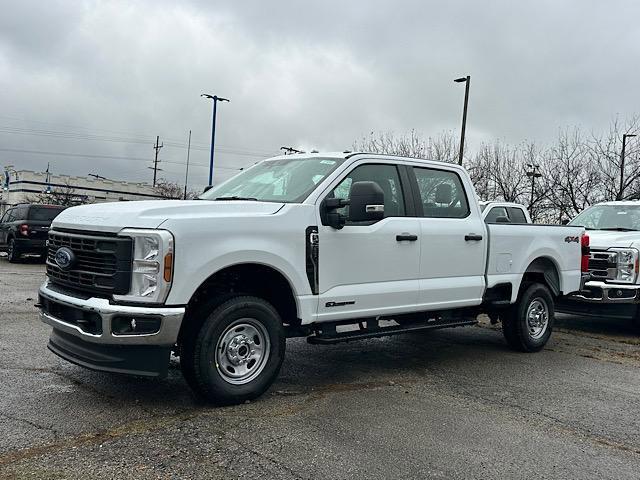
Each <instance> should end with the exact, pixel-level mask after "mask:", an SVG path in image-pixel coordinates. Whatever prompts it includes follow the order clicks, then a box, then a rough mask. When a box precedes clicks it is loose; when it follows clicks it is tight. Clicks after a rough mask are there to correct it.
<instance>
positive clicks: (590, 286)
mask: <svg viewBox="0 0 640 480" xmlns="http://www.w3.org/2000/svg"><path fill="white" fill-rule="evenodd" d="M569 298H570V299H574V300H578V301H581V302H588V303H616V304H622V303H640V285H624V284H614V283H606V282H601V281H597V280H590V281H588V282H586V283H585V284H584V287H583V288H582V289H581V291H580V292H576V293H574V294H572V295H570V296H569Z"/></svg>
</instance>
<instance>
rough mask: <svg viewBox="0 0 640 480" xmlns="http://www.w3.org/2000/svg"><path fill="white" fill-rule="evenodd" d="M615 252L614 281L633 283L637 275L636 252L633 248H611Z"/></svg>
mask: <svg viewBox="0 0 640 480" xmlns="http://www.w3.org/2000/svg"><path fill="white" fill-rule="evenodd" d="M610 250H611V251H614V252H616V263H617V268H616V271H617V274H616V278H615V280H614V281H616V282H620V283H634V282H635V281H636V277H637V275H638V250H636V249H635V248H612V249H610Z"/></svg>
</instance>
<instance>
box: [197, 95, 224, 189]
mask: <svg viewBox="0 0 640 480" xmlns="http://www.w3.org/2000/svg"><path fill="white" fill-rule="evenodd" d="M200 96H201V97H205V98H210V99H211V100H213V119H212V121H211V160H210V162H209V184H208V185H213V152H214V148H215V143H216V110H217V106H218V102H228V101H229V99H228V98H222V97H219V96H217V95H209V94H208V93H203V94H202V95H200Z"/></svg>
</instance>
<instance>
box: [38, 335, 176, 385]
mask: <svg viewBox="0 0 640 480" xmlns="http://www.w3.org/2000/svg"><path fill="white" fill-rule="evenodd" d="M47 347H48V348H49V350H51V351H52V352H53V353H55V354H56V355H58V356H59V357H61V358H63V359H65V360H67V361H68V362H71V363H74V364H76V365H79V366H81V367H84V368H88V369H90V370H97V371H101V372H112V373H123V374H126V375H139V376H143V377H159V378H163V377H166V376H167V370H168V368H169V357H170V355H171V347H159V346H155V345H131V346H129V345H127V346H122V345H104V344H97V343H90V342H86V341H84V340H82V339H81V338H79V337H76V336H74V335H69V334H67V333H64V332H61V331H59V330H57V329H55V328H54V329H53V331H52V332H51V337H50V338H49V345H47Z"/></svg>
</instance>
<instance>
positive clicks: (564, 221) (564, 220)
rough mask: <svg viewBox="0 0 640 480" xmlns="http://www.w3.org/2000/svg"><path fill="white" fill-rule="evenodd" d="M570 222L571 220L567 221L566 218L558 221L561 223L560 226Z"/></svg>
mask: <svg viewBox="0 0 640 480" xmlns="http://www.w3.org/2000/svg"><path fill="white" fill-rule="evenodd" d="M570 221H571V220H569V219H568V218H563V219H562V220H561V221H560V223H561V224H562V225H568V224H569V222H570Z"/></svg>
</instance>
